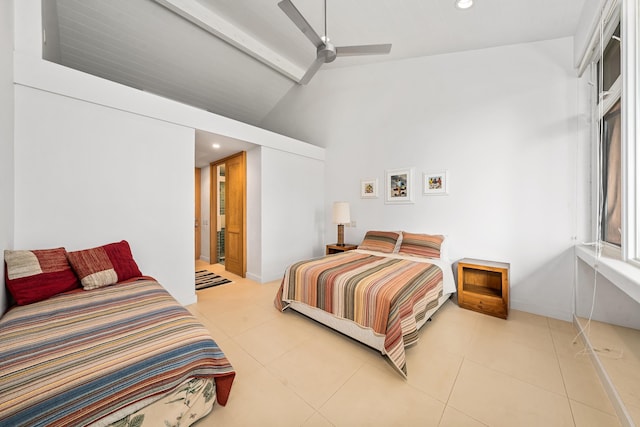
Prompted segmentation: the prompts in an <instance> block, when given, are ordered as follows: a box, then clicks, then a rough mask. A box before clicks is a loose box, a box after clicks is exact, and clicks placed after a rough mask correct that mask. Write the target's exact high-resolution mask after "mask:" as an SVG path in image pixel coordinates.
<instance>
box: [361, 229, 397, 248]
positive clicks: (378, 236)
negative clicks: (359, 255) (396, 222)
mask: <svg viewBox="0 0 640 427" xmlns="http://www.w3.org/2000/svg"><path fill="white" fill-rule="evenodd" d="M399 238H400V233H397V232H395V231H367V234H365V236H364V240H362V243H360V246H358V249H364V250H367V251H377V252H384V253H392V252H393V251H394V250H395V248H396V243H397V242H398V239H399Z"/></svg>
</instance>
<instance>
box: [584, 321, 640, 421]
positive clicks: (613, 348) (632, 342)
mask: <svg viewBox="0 0 640 427" xmlns="http://www.w3.org/2000/svg"><path fill="white" fill-rule="evenodd" d="M580 323H581V324H582V325H583V327H585V328H586V327H587V321H586V319H580ZM588 330H589V337H590V342H591V346H592V347H593V348H594V350H595V352H596V354H597V355H598V358H599V359H600V362H601V363H602V365H603V366H604V369H605V371H606V372H607V375H609V378H610V379H611V381H612V382H613V384H614V386H615V387H616V391H617V392H618V394H619V395H620V398H621V399H622V401H623V402H624V405H625V407H626V409H627V412H628V413H629V415H630V416H631V418H632V419H633V421H634V423H635V424H636V425H638V426H640V331H639V330H637V329H630V328H625V327H622V326H615V325H611V324H609V323H602V322H596V321H591V325H590V326H589V329H588Z"/></svg>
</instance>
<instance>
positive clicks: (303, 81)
mask: <svg viewBox="0 0 640 427" xmlns="http://www.w3.org/2000/svg"><path fill="white" fill-rule="evenodd" d="M324 61H325V59H324V57H322V56H319V57H317V58H316V60H315V61H313V64H311V66H310V67H309V69H308V70H307V72H306V73H304V76H302V78H301V79H300V81H299V82H298V84H301V85H306V84H307V83H309V81H310V80H311V77H313V76H314V75H315V74H316V73H317V72H318V70H319V69H320V67H321V66H322V64H324Z"/></svg>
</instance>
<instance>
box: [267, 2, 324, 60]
mask: <svg viewBox="0 0 640 427" xmlns="http://www.w3.org/2000/svg"><path fill="white" fill-rule="evenodd" d="M278 7H280V9H282V11H283V12H284V13H285V14H286V15H287V16H288V17H289V19H291V20H292V21H293V23H294V24H296V27H298V28H299V29H300V31H302V32H303V33H304V35H305V36H307V38H308V39H309V40H311V43H313V45H314V46H315V47H316V48H318V47H320V46H323V45H324V42H323V41H322V39H321V38H320V36H319V35H318V33H316V32H315V31H314V29H313V28H312V27H311V25H309V23H308V22H307V20H306V19H304V16H302V14H301V13H300V11H299V10H298V9H296V7H295V6H294V5H293V3H291V0H282V1H281V2H279V3H278Z"/></svg>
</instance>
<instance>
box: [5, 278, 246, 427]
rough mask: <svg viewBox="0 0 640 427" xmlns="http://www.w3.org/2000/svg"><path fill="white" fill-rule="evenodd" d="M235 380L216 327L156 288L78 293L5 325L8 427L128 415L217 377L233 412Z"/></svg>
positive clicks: (14, 315)
mask: <svg viewBox="0 0 640 427" xmlns="http://www.w3.org/2000/svg"><path fill="white" fill-rule="evenodd" d="M234 376H235V372H234V370H233V367H232V366H231V365H230V364H229V362H228V360H227V359H226V357H225V355H224V354H223V352H222V351H221V350H220V348H219V347H218V346H217V344H216V343H215V342H214V341H213V339H212V338H211V335H210V334H209V332H208V331H207V329H206V328H205V327H204V326H203V325H202V324H201V323H199V322H198V321H197V320H196V319H195V318H194V317H193V316H192V315H191V314H190V313H189V312H188V311H187V310H186V309H185V308H184V307H182V306H181V305H180V304H179V303H178V302H176V301H175V300H174V299H173V297H171V295H169V293H168V292H167V291H166V290H165V289H164V288H163V287H162V286H161V285H160V284H158V283H157V282H155V281H152V280H141V281H134V282H130V283H123V284H118V285H114V286H108V287H104V288H99V289H95V290H91V291H84V290H80V289H78V290H75V291H72V292H69V293H65V294H61V295H58V296H55V297H53V298H50V299H48V300H45V301H41V302H37V303H34V304H30V305H25V306H18V307H13V308H12V309H10V310H9V311H8V312H7V313H6V314H5V315H4V316H3V317H2V318H0V384H1V386H0V425H7V426H21V425H25V426H26V425H28V426H37V425H53V426H63V425H64V426H69V425H88V424H91V423H93V422H96V421H99V420H104V419H105V418H107V419H108V418H109V416H111V417H113V415H112V414H115V413H117V414H119V416H122V417H125V416H126V415H129V414H130V413H132V412H135V411H138V410H139V409H140V403H141V402H151V401H153V400H154V398H156V397H157V399H160V398H162V396H164V395H167V394H168V393H170V392H171V391H172V390H174V389H177V388H178V387H179V386H181V384H185V383H188V381H189V380H190V379H194V378H195V379H209V380H210V379H213V380H214V381H215V384H216V387H215V391H214V393H215V395H216V398H217V400H218V403H220V404H222V405H224V404H225V403H226V401H227V398H228V395H229V392H230V389H231V384H232V383H233V379H234ZM209 394H210V395H211V393H209ZM212 400H213V399H212ZM210 405H213V401H212V402H211V403H210ZM127 408H132V409H131V411H129V412H128V411H127ZM209 410H210V408H209ZM205 415H206V413H205Z"/></svg>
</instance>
